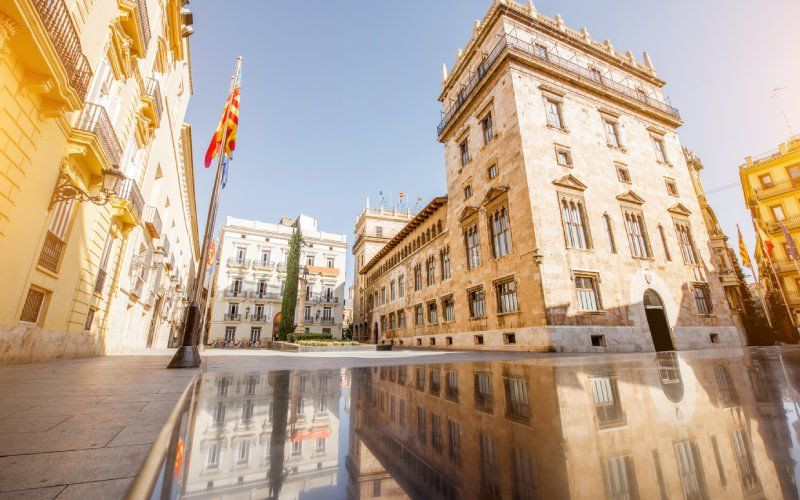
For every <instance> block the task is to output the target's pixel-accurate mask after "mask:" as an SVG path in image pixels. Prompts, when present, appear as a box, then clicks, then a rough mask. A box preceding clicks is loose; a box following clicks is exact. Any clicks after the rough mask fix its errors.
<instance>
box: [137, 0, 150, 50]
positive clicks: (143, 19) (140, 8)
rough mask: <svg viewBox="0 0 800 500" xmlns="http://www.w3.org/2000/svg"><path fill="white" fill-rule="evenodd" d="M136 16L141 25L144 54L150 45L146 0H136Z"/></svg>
mask: <svg viewBox="0 0 800 500" xmlns="http://www.w3.org/2000/svg"><path fill="white" fill-rule="evenodd" d="M136 14H137V15H138V17H139V24H141V25H142V51H143V52H144V51H146V50H147V46H148V45H149V44H150V19H149V16H148V15H147V0H136Z"/></svg>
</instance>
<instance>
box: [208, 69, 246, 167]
mask: <svg viewBox="0 0 800 500" xmlns="http://www.w3.org/2000/svg"><path fill="white" fill-rule="evenodd" d="M239 92H240V87H239V85H238V84H237V85H236V87H234V89H233V91H232V92H231V93H230V95H229V96H228V100H227V101H226V102H225V109H224V110H223V112H222V118H220V120H219V124H218V125H217V130H215V131H214V136H213V137H212V138H211V143H210V144H209V145H208V150H206V161H205V165H206V168H208V167H210V166H211V160H213V159H214V157H215V156H217V155H218V154H219V151H220V149H221V147H222V143H223V140H222V132H223V129H226V132H225V141H224V142H225V155H227V156H228V157H229V158H230V157H231V155H232V154H233V150H234V149H236V133H237V132H238V131H239ZM226 127H227V128H226Z"/></svg>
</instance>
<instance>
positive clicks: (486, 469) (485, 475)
mask: <svg viewBox="0 0 800 500" xmlns="http://www.w3.org/2000/svg"><path fill="white" fill-rule="evenodd" d="M480 451H481V461H480V465H479V467H478V469H479V470H480V477H481V490H480V495H479V498H500V485H499V483H498V479H499V477H500V474H499V472H500V471H499V468H498V464H497V443H496V441H495V439H494V438H493V437H492V436H489V435H488V434H484V433H481V434H480Z"/></svg>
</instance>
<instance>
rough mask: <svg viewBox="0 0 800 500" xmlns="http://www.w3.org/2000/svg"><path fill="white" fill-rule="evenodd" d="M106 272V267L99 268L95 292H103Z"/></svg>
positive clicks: (95, 281)
mask: <svg viewBox="0 0 800 500" xmlns="http://www.w3.org/2000/svg"><path fill="white" fill-rule="evenodd" d="M107 274H108V273H106V270H105V269H98V270H97V277H95V279H94V292H95V293H103V285H105V283H106V275H107Z"/></svg>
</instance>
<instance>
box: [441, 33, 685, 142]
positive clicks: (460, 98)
mask: <svg viewBox="0 0 800 500" xmlns="http://www.w3.org/2000/svg"><path fill="white" fill-rule="evenodd" d="M505 49H508V51H509V52H511V51H515V52H518V53H522V54H523V55H524V56H525V57H527V58H532V59H535V60H536V61H537V62H539V63H540V64H543V65H544V66H547V67H550V68H553V69H556V70H558V71H559V72H566V73H567V74H568V75H569V77H571V78H572V79H577V80H578V81H579V82H583V83H587V84H589V85H590V86H600V87H601V88H602V89H603V90H606V91H610V92H611V93H614V94H617V95H619V96H622V97H625V98H627V99H633V100H635V101H638V103H640V104H644V105H645V106H647V107H649V108H653V109H654V110H656V111H659V112H661V113H666V114H667V115H670V116H672V117H673V118H675V119H678V120H680V118H681V116H680V113H679V112H678V110H677V109H676V108H674V107H673V106H670V105H669V104H667V103H665V102H661V101H658V100H656V99H653V98H651V97H649V96H647V95H644V94H640V93H639V92H637V91H636V90H634V89H632V88H630V87H628V86H627V85H623V84H621V83H618V82H615V81H613V80H611V79H609V78H606V77H603V76H599V75H597V74H595V73H593V72H592V71H590V70H589V69H588V68H584V67H583V66H580V65H578V64H576V63H574V62H572V61H568V60H566V59H564V58H562V57H559V56H557V55H556V54H554V53H552V52H550V51H545V52H539V51H537V50H535V47H534V46H533V45H532V44H531V43H528V42H525V41H523V40H520V39H519V38H516V37H514V36H511V35H508V34H506V35H505V36H503V37H502V38H501V39H500V40H499V41H498V42H497V44H496V45H495V46H494V48H492V50H490V51H489V55H488V56H486V59H484V61H483V62H482V63H481V64H480V65H479V66H478V67H477V68H476V70H475V73H474V74H473V75H472V77H470V79H469V80H467V82H466V83H465V84H464V86H463V88H462V89H461V90H460V91H459V93H458V95H457V96H456V99H455V101H453V103H452V104H451V105H450V107H449V108H448V109H447V110H446V111H444V112H443V115H442V120H441V122H439V126H438V127H436V133H437V135H441V134H442V132H443V131H444V129H445V128H446V127H447V125H449V124H450V122H451V121H452V120H453V118H454V117H455V116H456V115H457V114H458V111H459V110H460V109H461V108H462V107H463V106H464V104H465V103H466V101H467V99H468V98H469V97H470V96H471V95H472V93H473V92H474V91H475V89H476V88H477V87H478V84H479V83H481V81H483V80H484V79H485V78H486V76H487V75H488V74H489V69H490V68H491V67H492V66H493V65H494V63H495V62H497V61H498V60H499V59H500V58H501V57H500V56H502V55H503V52H504V50H505Z"/></svg>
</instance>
